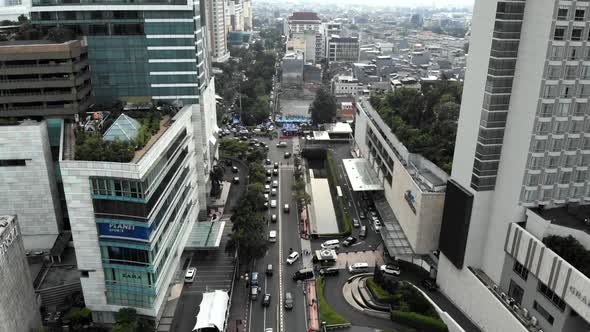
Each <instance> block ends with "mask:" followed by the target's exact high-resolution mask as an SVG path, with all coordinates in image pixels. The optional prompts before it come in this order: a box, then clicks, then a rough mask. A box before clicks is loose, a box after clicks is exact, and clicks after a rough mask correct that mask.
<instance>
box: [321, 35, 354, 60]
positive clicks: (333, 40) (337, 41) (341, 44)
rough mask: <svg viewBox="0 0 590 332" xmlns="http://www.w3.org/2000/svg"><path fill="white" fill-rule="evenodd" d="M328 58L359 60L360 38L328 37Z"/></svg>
mask: <svg viewBox="0 0 590 332" xmlns="http://www.w3.org/2000/svg"><path fill="white" fill-rule="evenodd" d="M327 45H328V48H327V49H326V59H328V61H330V62H358V59H359V51H360V46H359V39H358V38H357V37H340V36H338V35H332V36H330V37H328V43H327Z"/></svg>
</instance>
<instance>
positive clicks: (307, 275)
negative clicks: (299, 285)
mask: <svg viewBox="0 0 590 332" xmlns="http://www.w3.org/2000/svg"><path fill="white" fill-rule="evenodd" d="M313 277H314V276H313V269H312V268H306V269H301V270H299V271H297V272H295V274H294V275H293V281H297V280H305V279H311V278H313Z"/></svg>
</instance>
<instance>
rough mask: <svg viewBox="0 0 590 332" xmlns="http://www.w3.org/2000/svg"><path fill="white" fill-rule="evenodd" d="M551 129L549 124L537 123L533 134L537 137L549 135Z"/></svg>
mask: <svg viewBox="0 0 590 332" xmlns="http://www.w3.org/2000/svg"><path fill="white" fill-rule="evenodd" d="M550 129H551V122H537V128H536V129H535V133H536V134H539V135H545V134H547V133H549V130H550Z"/></svg>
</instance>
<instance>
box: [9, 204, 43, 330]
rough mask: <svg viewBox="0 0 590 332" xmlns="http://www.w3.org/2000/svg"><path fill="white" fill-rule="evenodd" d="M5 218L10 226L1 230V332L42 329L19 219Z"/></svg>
mask: <svg viewBox="0 0 590 332" xmlns="http://www.w3.org/2000/svg"><path fill="white" fill-rule="evenodd" d="M2 219H4V220H5V221H6V220H8V221H9V223H8V225H7V227H2V228H0V243H3V244H4V246H3V247H4V248H3V249H0V289H1V290H2V291H0V308H1V310H0V331H3V332H4V331H6V332H29V331H31V330H32V329H34V328H37V327H39V326H41V317H40V315H39V306H38V304H37V300H36V297H35V291H34V290H33V280H32V278H31V272H30V271H29V265H28V263H27V259H26V257H25V248H24V245H23V239H22V236H21V234H20V230H19V226H18V224H17V221H16V219H15V218H13V217H12V216H8V217H7V216H2ZM7 241H8V242H7ZM4 250H6V251H4Z"/></svg>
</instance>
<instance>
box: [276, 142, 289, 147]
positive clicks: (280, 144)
mask: <svg viewBox="0 0 590 332" xmlns="http://www.w3.org/2000/svg"><path fill="white" fill-rule="evenodd" d="M285 147H287V142H285V141H281V142H278V143H277V148H285Z"/></svg>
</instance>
